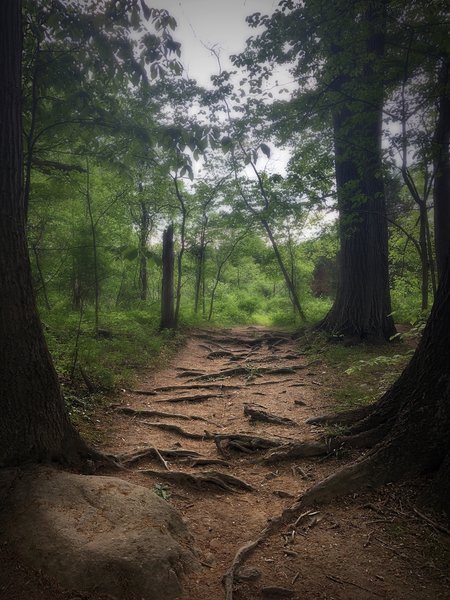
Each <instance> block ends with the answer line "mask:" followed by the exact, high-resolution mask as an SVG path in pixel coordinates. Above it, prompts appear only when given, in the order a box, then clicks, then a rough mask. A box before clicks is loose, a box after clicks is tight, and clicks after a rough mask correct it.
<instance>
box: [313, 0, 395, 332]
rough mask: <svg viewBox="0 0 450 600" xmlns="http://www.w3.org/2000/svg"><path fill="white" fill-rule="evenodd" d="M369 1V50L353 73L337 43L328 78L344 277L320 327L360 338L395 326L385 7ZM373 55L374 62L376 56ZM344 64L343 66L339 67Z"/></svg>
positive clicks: (390, 330)
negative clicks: (383, 77) (386, 164)
mask: <svg viewBox="0 0 450 600" xmlns="http://www.w3.org/2000/svg"><path fill="white" fill-rule="evenodd" d="M382 4H383V3H380V6H376V7H375V6H374V4H372V5H370V7H369V8H367V11H366V14H365V15H364V19H365V22H366V26H367V37H366V40H365V47H364V49H362V50H361V52H362V53H364V56H363V57H362V58H361V57H358V58H357V60H361V61H362V63H361V64H359V65H358V64H357V65H356V67H355V68H356V71H355V73H354V74H352V75H349V74H348V69H349V67H348V65H347V61H348V60H351V57H350V56H349V55H348V53H349V49H348V48H345V49H344V46H343V47H341V46H340V45H339V43H336V44H332V48H331V53H332V55H331V57H330V61H331V63H333V64H334V65H335V68H336V70H337V72H338V73H339V74H338V75H337V76H336V77H335V79H334V82H333V84H332V85H331V86H330V88H331V90H332V93H333V96H334V98H335V106H334V108H333V110H332V113H333V129H334V146H335V172H336V188H337V196H338V210H339V236H340V254H339V257H340V259H339V278H338V288H337V293H336V298H335V302H334V304H333V307H332V308H331V310H330V312H329V313H328V315H327V316H326V317H325V319H324V321H323V322H322V323H321V325H320V326H321V327H322V328H323V329H325V330H328V331H331V332H333V333H337V334H343V335H345V336H349V337H353V338H357V339H370V340H373V341H379V340H388V339H389V338H390V337H391V336H392V335H394V334H395V327H394V322H393V319H392V317H391V316H390V314H391V312H392V311H391V302H390V292H389V272H388V234H387V219H386V204H385V193H384V183H383V178H382V174H381V173H382V161H381V126H382V108H383V99H384V93H383V86H382V84H381V82H380V79H379V75H380V74H379V70H378V64H377V61H378V60H379V58H381V56H382V55H383V51H384V11H383V9H382ZM374 61H375V64H374ZM342 64H346V67H345V68H346V72H345V73H342Z"/></svg>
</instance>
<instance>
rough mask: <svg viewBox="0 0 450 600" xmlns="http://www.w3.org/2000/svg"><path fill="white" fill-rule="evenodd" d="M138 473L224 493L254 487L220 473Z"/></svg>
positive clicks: (252, 488)
mask: <svg viewBox="0 0 450 600" xmlns="http://www.w3.org/2000/svg"><path fill="white" fill-rule="evenodd" d="M138 473H142V474H143V475H149V476H151V477H157V478H159V479H165V480H166V481H172V482H174V483H179V484H180V485H188V486H191V487H195V488H197V489H203V488H205V487H211V486H212V487H214V488H216V489H217V488H219V489H221V490H224V491H226V492H241V491H247V492H253V491H254V489H255V488H254V487H253V486H252V485H250V484H249V483H246V482H245V481H243V480H242V479H238V478H237V477H233V476H232V475H228V474H226V473H220V472H219V471H204V472H202V473H197V474H195V475H192V474H191V473H184V472H183V471H163V472H161V471H152V470H148V469H143V470H139V471H138Z"/></svg>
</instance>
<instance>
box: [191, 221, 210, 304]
mask: <svg viewBox="0 0 450 600" xmlns="http://www.w3.org/2000/svg"><path fill="white" fill-rule="evenodd" d="M207 226H208V216H207V215H206V214H204V215H203V220H202V228H201V232H200V247H199V249H198V254H197V269H196V273H195V296H194V314H195V315H196V314H198V307H199V304H200V294H201V290H202V281H203V279H204V269H205V254H206V227H207Z"/></svg>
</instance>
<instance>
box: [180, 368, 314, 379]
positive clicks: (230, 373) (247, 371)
mask: <svg viewBox="0 0 450 600" xmlns="http://www.w3.org/2000/svg"><path fill="white" fill-rule="evenodd" d="M306 367H307V365H293V366H291V367H274V368H272V367H255V368H253V367H252V366H250V365H249V366H248V367H233V368H231V369H222V370H221V371H216V372H212V373H204V374H202V375H196V376H194V377H193V378H192V379H191V380H190V381H204V380H208V379H225V378H227V377H239V376H240V375H246V376H248V377H250V376H261V375H287V374H289V373H296V372H297V371H298V370H300V369H305V368H306Z"/></svg>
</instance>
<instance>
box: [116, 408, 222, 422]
mask: <svg viewBox="0 0 450 600" xmlns="http://www.w3.org/2000/svg"><path fill="white" fill-rule="evenodd" d="M116 412H119V413H123V414H124V415H130V416H132V417H161V418H163V419H164V418H168V419H183V420H184V421H203V422H204V423H211V424H213V425H216V423H213V422H212V421H209V420H208V419H205V417H198V416H197V415H182V414H179V413H169V412H162V411H160V410H150V409H142V410H135V409H134V408H130V407H129V406H121V407H119V408H118V409H116Z"/></svg>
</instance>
